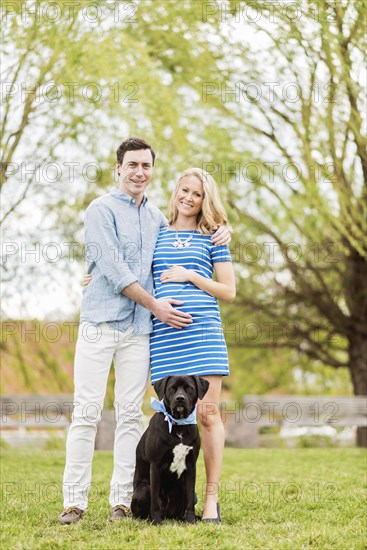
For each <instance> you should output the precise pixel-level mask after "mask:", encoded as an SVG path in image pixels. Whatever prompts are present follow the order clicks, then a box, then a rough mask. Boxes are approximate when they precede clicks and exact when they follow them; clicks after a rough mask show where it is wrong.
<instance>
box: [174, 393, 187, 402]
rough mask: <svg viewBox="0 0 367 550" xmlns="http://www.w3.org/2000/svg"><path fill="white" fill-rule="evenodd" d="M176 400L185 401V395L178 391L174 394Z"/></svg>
mask: <svg viewBox="0 0 367 550" xmlns="http://www.w3.org/2000/svg"><path fill="white" fill-rule="evenodd" d="M176 401H178V402H182V401H185V396H184V395H182V394H180V393H179V394H178V395H176Z"/></svg>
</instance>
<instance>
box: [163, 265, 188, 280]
mask: <svg viewBox="0 0 367 550" xmlns="http://www.w3.org/2000/svg"><path fill="white" fill-rule="evenodd" d="M191 277H192V269H186V267H183V266H182V265H173V266H172V267H170V268H169V269H166V271H163V272H162V273H161V276H160V281H161V283H187V282H190V281H191Z"/></svg>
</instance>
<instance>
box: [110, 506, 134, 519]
mask: <svg viewBox="0 0 367 550" xmlns="http://www.w3.org/2000/svg"><path fill="white" fill-rule="evenodd" d="M130 516H131V510H130V508H128V507H127V506H124V505H123V504H118V505H117V506H114V507H113V508H112V512H111V515H110V517H109V518H108V519H109V521H117V520H119V519H122V518H126V517H130Z"/></svg>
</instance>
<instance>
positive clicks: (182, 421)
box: [150, 397, 197, 433]
mask: <svg viewBox="0 0 367 550" xmlns="http://www.w3.org/2000/svg"><path fill="white" fill-rule="evenodd" d="M150 405H151V407H152V408H153V409H154V410H155V411H157V412H160V413H163V414H164V419H165V421H166V422H168V431H169V433H171V432H172V426H174V425H175V424H177V425H179V426H186V425H188V424H197V422H196V407H195V409H194V410H193V411H192V413H191V414H190V415H189V416H188V417H187V418H173V416H172V415H171V414H170V413H169V412H168V411H167V409H166V407H165V405H164V403H163V399H162V401H158V399H156V398H155V397H151V398H150Z"/></svg>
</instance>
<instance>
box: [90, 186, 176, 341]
mask: <svg viewBox="0 0 367 550" xmlns="http://www.w3.org/2000/svg"><path fill="white" fill-rule="evenodd" d="M165 225H167V220H166V219H165V217H164V216H163V214H162V212H161V211H160V210H159V209H158V208H157V207H155V206H153V205H151V204H150V203H149V201H148V199H147V198H146V197H145V196H144V198H143V201H142V203H141V205H140V208H139V207H138V206H137V205H136V201H135V199H133V198H132V197H130V195H127V194H125V193H122V192H121V191H119V189H117V188H116V187H113V188H112V190H111V191H110V193H109V194H106V195H103V196H102V197H99V198H97V199H95V200H94V201H92V202H91V204H90V205H89V206H88V208H87V210H86V213H85V220H84V230H85V244H86V255H87V261H88V273H90V274H91V275H92V280H91V282H90V283H89V285H88V286H86V287H84V290H83V300H82V306H81V313H80V321H89V322H91V323H103V322H109V323H110V324H112V326H113V327H118V328H119V329H120V330H127V329H128V327H129V325H131V324H133V326H134V333H135V334H149V333H150V332H151V331H152V322H151V312H150V311H149V310H147V309H146V308H145V307H143V306H140V305H139V304H137V303H136V302H134V301H133V300H130V299H129V298H128V297H127V296H125V295H124V294H122V290H123V289H124V288H126V287H127V286H129V285H131V284H132V283H134V282H138V283H139V284H140V285H141V286H142V287H144V288H145V290H146V291H147V292H150V293H151V294H153V276H152V270H151V267H152V260H153V253H154V248H155V244H156V240H157V238H158V233H159V230H160V228H161V227H163V226H165Z"/></svg>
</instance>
